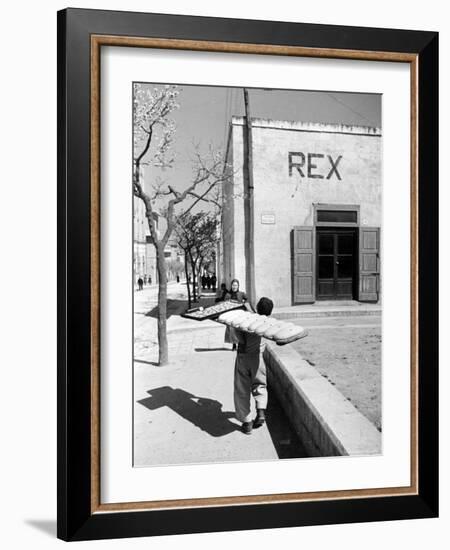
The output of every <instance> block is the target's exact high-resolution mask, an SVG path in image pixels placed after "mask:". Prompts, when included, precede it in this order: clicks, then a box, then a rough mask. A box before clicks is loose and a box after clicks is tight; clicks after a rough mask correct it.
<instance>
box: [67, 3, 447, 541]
mask: <svg viewBox="0 0 450 550" xmlns="http://www.w3.org/2000/svg"><path fill="white" fill-rule="evenodd" d="M104 46H116V47H133V48H158V49H159V48H162V49H167V50H189V51H202V52H211V55H213V54H214V52H233V53H239V54H240V55H246V54H267V55H274V56H280V57H282V56H296V57H308V58H313V59H314V58H317V59H319V58H327V59H352V60H353V59H359V60H369V61H373V62H377V61H390V62H396V63H405V64H409V66H410V71H411V96H410V98H411V113H410V124H411V126H410V129H411V144H410V151H411V165H410V168H411V202H410V208H411V240H410V242H411V266H410V273H411V325H410V327H411V333H410V334H411V348H410V353H411V388H410V395H411V434H410V435H411V471H410V474H411V483H410V486H408V487H390V488H389V487H388V488H384V489H383V488H372V489H371V488H370V487H369V488H364V489H355V490H348V491H342V490H340V491H321V492H314V493H302V494H299V493H285V494H261V495H253V496H245V495H240V496H231V497H230V496H227V497H221V496H217V497H215V498H205V499H190V500H189V499H185V500H158V501H146V502H142V503H136V502H134V503H132V502H131V503H130V502H122V503H117V504H116V505H110V504H102V503H101V501H100V477H101V476H100V470H101V462H100V404H99V402H100V390H101V379H100V370H99V363H100V310H101V303H100V216H101V214H102V213H101V203H100V164H101V162H100V161H101V152H100V105H99V103H100V51H101V48H102V47H104ZM437 144H438V34H437V33H435V32H424V31H410V30H394V29H374V28H360V27H343V26H329V25H317V24H314V25H313V24H302V23H288V22H283V23H281V22H271V21H257V20H239V19H220V18H207V17H191V16H173V15H162V14H147V13H130V12H113V11H101V10H85V9H66V10H62V11H60V12H58V427H57V428H58V533H57V534H58V537H59V538H61V539H63V540H91V539H102V538H119V537H139V536H152V535H165V534H182V533H200V532H207V531H228V530H244V529H261V528H266V529H267V528H278V527H289V526H302V525H322V524H330V523H349V522H367V521H386V520H397V519H413V518H429V517H436V516H437V515H438V341H437V339H438V331H437V325H438V284H437V278H438V269H437V263H438V162H437V161H438V147H437Z"/></svg>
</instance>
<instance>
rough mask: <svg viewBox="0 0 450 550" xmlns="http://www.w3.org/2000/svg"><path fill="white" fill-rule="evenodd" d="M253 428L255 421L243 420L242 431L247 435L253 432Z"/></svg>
mask: <svg viewBox="0 0 450 550" xmlns="http://www.w3.org/2000/svg"><path fill="white" fill-rule="evenodd" d="M252 429H253V422H243V424H242V432H243V433H245V434H246V435H250V434H251V433H252Z"/></svg>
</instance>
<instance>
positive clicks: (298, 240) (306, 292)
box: [292, 227, 316, 304]
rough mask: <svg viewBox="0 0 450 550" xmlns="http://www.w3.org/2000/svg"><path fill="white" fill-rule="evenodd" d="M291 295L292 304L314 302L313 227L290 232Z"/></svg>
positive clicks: (297, 228) (296, 228)
mask: <svg viewBox="0 0 450 550" xmlns="http://www.w3.org/2000/svg"><path fill="white" fill-rule="evenodd" d="M292 235H293V238H292V274H293V277H292V279H293V280H292V287H293V289H292V295H293V302H294V304H305V303H311V302H314V301H315V291H316V289H315V286H316V285H315V265H316V262H315V255H314V251H315V242H314V240H315V239H314V228H313V227H294V229H293V231H292Z"/></svg>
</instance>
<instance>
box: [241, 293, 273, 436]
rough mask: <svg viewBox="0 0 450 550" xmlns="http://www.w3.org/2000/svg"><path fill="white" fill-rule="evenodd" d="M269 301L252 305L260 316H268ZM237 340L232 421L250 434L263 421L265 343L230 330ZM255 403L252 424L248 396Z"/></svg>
mask: <svg viewBox="0 0 450 550" xmlns="http://www.w3.org/2000/svg"><path fill="white" fill-rule="evenodd" d="M272 309H273V302H272V300H271V299H270V298H261V299H260V300H259V302H258V304H257V306H256V311H257V312H258V313H259V314H260V315H267V316H269V315H270V314H271V313H272ZM234 334H235V338H236V339H237V341H238V350H237V354H236V363H235V366H234V407H235V410H236V418H237V419H238V420H239V421H240V422H242V431H243V432H244V433H245V434H247V435H250V434H251V433H252V430H253V428H259V427H260V426H262V425H263V424H264V423H265V421H266V415H265V413H266V408H267V375H266V365H265V363H264V359H263V352H264V348H265V343H264V341H263V340H262V337H261V336H258V335H257V334H252V333H249V332H243V331H241V330H235V331H234ZM251 395H253V397H254V399H255V402H256V417H255V419H254V420H253V421H252V413H251V407H250V396H251Z"/></svg>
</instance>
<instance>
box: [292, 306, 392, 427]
mask: <svg viewBox="0 0 450 550" xmlns="http://www.w3.org/2000/svg"><path fill="white" fill-rule="evenodd" d="M291 321H292V322H294V323H296V324H299V325H302V326H304V327H306V328H307V329H308V336H307V337H306V338H304V339H302V340H298V341H297V342H294V343H293V344H291V345H292V346H293V348H294V349H295V350H296V351H297V352H298V353H300V355H301V356H302V357H303V358H304V359H305V360H306V361H307V362H308V363H309V364H310V365H312V366H313V367H314V368H315V369H316V370H318V371H319V373H320V374H321V375H322V376H323V377H324V378H327V379H328V381H329V382H330V383H331V384H332V385H334V386H336V388H337V389H338V390H339V391H340V392H341V393H342V394H343V395H344V397H346V398H347V399H348V400H349V401H351V403H352V404H353V405H354V406H355V407H356V408H357V409H358V410H359V411H360V412H361V413H362V414H364V416H366V417H367V418H368V419H369V420H370V421H371V422H372V423H373V424H374V425H375V426H376V427H377V428H378V430H380V431H381V429H382V414H381V413H382V361H381V344H382V341H381V340H382V333H381V315H380V314H378V315H376V314H374V313H373V312H372V313H371V314H369V315H361V314H355V315H346V316H339V317H328V316H326V317H319V318H305V319H298V318H295V319H291Z"/></svg>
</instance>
